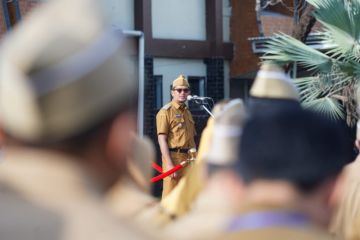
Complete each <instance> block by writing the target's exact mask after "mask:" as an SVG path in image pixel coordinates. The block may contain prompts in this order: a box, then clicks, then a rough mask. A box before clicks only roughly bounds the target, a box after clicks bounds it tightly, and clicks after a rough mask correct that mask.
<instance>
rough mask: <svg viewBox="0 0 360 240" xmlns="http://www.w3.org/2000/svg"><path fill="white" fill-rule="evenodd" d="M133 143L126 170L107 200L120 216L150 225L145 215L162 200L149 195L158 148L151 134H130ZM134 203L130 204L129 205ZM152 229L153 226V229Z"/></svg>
mask: <svg viewBox="0 0 360 240" xmlns="http://www.w3.org/2000/svg"><path fill="white" fill-rule="evenodd" d="M130 140H131V141H133V146H132V149H131V151H130V154H129V156H127V171H126V173H125V174H124V175H123V176H122V177H121V178H120V180H119V181H118V182H117V183H116V184H115V186H113V187H112V188H111V189H110V191H109V193H108V194H107V202H108V204H109V206H110V207H111V208H112V209H113V211H114V212H115V214H116V215H117V216H118V217H120V218H121V219H125V220H126V221H128V222H132V223H135V224H140V225H143V224H149V222H147V221H142V216H143V214H144V213H146V212H147V211H148V210H149V209H151V208H153V207H155V206H156V205H157V204H158V203H159V202H158V200H157V199H156V198H155V197H153V196H152V195H151V194H150V188H151V186H150V181H149V179H151V176H152V168H151V162H152V161H155V148H154V145H153V143H152V141H151V140H150V139H149V138H148V137H143V138H140V137H139V136H136V135H135V133H133V134H132V136H131V139H130ZM129 203H131V204H129ZM150 230H151V229H150Z"/></svg>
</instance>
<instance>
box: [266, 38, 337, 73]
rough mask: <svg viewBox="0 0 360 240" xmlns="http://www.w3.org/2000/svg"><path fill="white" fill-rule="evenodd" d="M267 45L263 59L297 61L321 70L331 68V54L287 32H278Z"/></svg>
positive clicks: (324, 70) (281, 61) (312, 68)
mask: <svg viewBox="0 0 360 240" xmlns="http://www.w3.org/2000/svg"><path fill="white" fill-rule="evenodd" d="M265 45H266V47H267V48H268V50H267V52H266V54H265V55H264V56H263V57H262V59H263V60H267V61H274V62H277V63H279V64H284V63H289V62H297V63H299V64H300V65H303V66H304V67H306V68H308V69H309V70H315V71H320V72H328V71H330V69H331V66H332V62H331V58H330V57H329V56H326V55H325V54H323V53H321V52H319V51H316V50H315V49H313V48H311V47H309V46H307V45H305V44H304V43H302V42H300V41H299V40H297V39H295V38H293V37H290V36H288V35H286V34H276V35H275V37H274V38H272V39H271V40H269V41H267V43H266V44H265Z"/></svg>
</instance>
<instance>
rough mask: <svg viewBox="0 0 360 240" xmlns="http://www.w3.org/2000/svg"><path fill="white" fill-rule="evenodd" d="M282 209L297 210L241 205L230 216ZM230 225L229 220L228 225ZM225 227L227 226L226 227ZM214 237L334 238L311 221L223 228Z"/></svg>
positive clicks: (261, 239)
mask: <svg viewBox="0 0 360 240" xmlns="http://www.w3.org/2000/svg"><path fill="white" fill-rule="evenodd" d="M272 210H274V211H284V212H287V211H289V212H294V211H295V212H297V210H295V209H291V208H286V207H284V206H280V207H276V206H265V205H264V206H260V205H251V204H250V205H243V206H242V207H241V209H240V210H238V212H237V213H238V215H237V216H234V217H233V218H232V221H233V220H235V219H236V218H237V217H241V216H242V214H249V213H255V212H262V211H272ZM229 226H230V222H229V224H228V227H229ZM228 227H227V228H228ZM216 239H222V240H225V239H244V240H247V239H248V240H268V239H276V240H289V239H291V240H305V239H306V240H331V239H332V240H334V238H333V237H332V236H331V235H330V234H329V233H328V232H327V231H326V229H321V228H319V227H317V226H315V225H313V223H311V222H309V223H308V224H304V225H294V226H291V225H289V226H286V224H285V226H281V225H279V226H268V227H267V226H264V227H254V228H253V229H243V230H242V229H240V230H236V229H233V230H227V231H226V230H225V232H224V233H223V234H221V235H219V236H217V237H216Z"/></svg>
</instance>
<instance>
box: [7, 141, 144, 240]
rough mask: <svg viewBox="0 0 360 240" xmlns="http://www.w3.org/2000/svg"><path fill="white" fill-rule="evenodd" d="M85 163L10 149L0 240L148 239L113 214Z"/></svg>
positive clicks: (56, 155) (68, 158)
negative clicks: (83, 166)
mask: <svg viewBox="0 0 360 240" xmlns="http://www.w3.org/2000/svg"><path fill="white" fill-rule="evenodd" d="M80 161H81V160H79V159H71V158H70V157H69V156H66V155H62V154H59V153H55V152H49V151H39V150H34V149H25V148H21V149H18V148H10V147H8V148H6V154H5V156H4V159H3V160H2V161H1V162H0V212H1V218H0V236H1V237H0V238H1V239H7V240H18V239H28V240H49V239H57V240H82V239H84V240H89V239H94V240H103V239H114V240H115V239H116V240H117V239H148V237H147V236H146V237H145V236H143V234H142V233H138V230H134V229H132V227H130V226H128V224H127V223H124V222H121V221H119V220H118V219H116V217H115V216H113V215H112V214H110V212H109V210H108V209H106V207H105V205H104V204H103V203H102V194H101V193H100V191H98V190H97V189H96V188H95V187H94V183H93V182H91V179H90V178H88V177H87V174H86V173H85V171H84V169H83V168H82V166H81V165H80V164H78V162H80ZM127 204H129V205H131V204H132V203H131V202H129V203H127Z"/></svg>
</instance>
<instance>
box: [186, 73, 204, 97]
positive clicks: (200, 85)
mask: <svg viewBox="0 0 360 240" xmlns="http://www.w3.org/2000/svg"><path fill="white" fill-rule="evenodd" d="M188 81H189V84H190V87H191V95H197V96H201V97H204V96H206V81H205V77H192V76H189V77H188Z"/></svg>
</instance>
